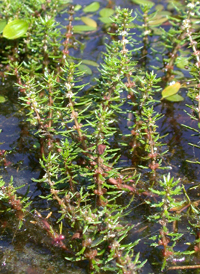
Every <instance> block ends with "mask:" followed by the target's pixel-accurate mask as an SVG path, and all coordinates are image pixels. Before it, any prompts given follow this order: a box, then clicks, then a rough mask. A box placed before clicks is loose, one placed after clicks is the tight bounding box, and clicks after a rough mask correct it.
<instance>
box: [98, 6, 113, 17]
mask: <svg viewBox="0 0 200 274" xmlns="http://www.w3.org/2000/svg"><path fill="white" fill-rule="evenodd" d="M113 13H114V10H113V9H109V8H104V9H101V10H100V12H99V14H100V16H101V17H110V16H111V15H113Z"/></svg>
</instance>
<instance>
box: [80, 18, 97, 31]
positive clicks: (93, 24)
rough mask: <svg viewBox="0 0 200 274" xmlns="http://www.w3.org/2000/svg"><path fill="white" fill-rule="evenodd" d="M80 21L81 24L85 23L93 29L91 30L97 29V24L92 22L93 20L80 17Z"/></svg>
mask: <svg viewBox="0 0 200 274" xmlns="http://www.w3.org/2000/svg"><path fill="white" fill-rule="evenodd" d="M81 20H82V21H83V23H85V24H86V25H87V26H90V27H93V28H97V22H96V21H94V20H93V19H91V18H89V17H85V16H83V17H81Z"/></svg>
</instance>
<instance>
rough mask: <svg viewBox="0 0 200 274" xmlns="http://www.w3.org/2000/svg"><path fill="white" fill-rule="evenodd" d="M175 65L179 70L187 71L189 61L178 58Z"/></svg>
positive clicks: (184, 58)
mask: <svg viewBox="0 0 200 274" xmlns="http://www.w3.org/2000/svg"><path fill="white" fill-rule="evenodd" d="M175 64H176V66H177V67H178V68H180V69H185V67H186V66H188V59H187V58H186V57H182V56H180V57H177V59H176V63H175Z"/></svg>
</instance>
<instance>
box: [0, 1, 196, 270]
mask: <svg viewBox="0 0 200 274" xmlns="http://www.w3.org/2000/svg"><path fill="white" fill-rule="evenodd" d="M163 2H164V1H163ZM22 3H23V4H22ZM130 3H132V5H134V7H135V6H136V4H139V5H137V8H138V9H137V10H134V12H133V10H132V9H128V8H120V7H117V8H115V9H114V8H113V7H112V3H111V1H108V3H107V6H106V7H105V6H104V7H103V6H101V4H100V2H92V3H91V4H89V5H85V6H81V5H73V3H69V1H62V0H49V1H43V0H29V1H26V0H23V1H16V0H4V1H1V2H0V6H1V13H0V16H1V19H0V31H1V38H0V39H1V45H0V51H1V55H0V59H1V68H0V70H1V71H0V76H1V84H2V85H5V83H9V82H11V83H12V84H13V86H14V92H13V94H12V96H13V98H15V99H16V100H17V101H18V104H19V105H20V117H21V119H23V123H24V127H23V134H24V135H23V137H22V141H21V143H20V144H19V143H18V145H20V147H26V148H27V150H28V153H30V155H31V158H30V162H31V161H32V162H34V163H35V166H37V168H39V170H40V176H38V177H37V178H33V182H34V184H35V185H37V187H38V189H39V194H38V193H37V195H36V196H35V197H31V192H30V191H29V189H27V191H26V193H25V194H23V195H22V194H20V193H21V192H20V191H19V188H18V187H17V186H15V184H14V183H13V180H14V179H13V178H12V177H11V179H10V182H5V180H3V175H4V171H5V169H6V168H7V167H8V166H9V165H10V164H11V163H10V162H9V154H12V153H15V151H16V150H17V149H19V148H18V146H16V147H15V148H14V149H13V151H12V150H8V149H5V148H4V143H3V144H1V150H0V163H1V172H2V178H1V181H0V214H1V217H0V218H1V220H0V225H1V228H0V230H1V235H2V237H3V236H6V235H8V234H11V235H12V241H15V239H17V237H19V239H21V238H22V236H21V235H23V237H24V238H26V237H27V240H26V243H28V241H29V240H28V239H29V238H30V239H33V238H34V243H35V245H38V244H39V241H41V242H42V243H43V244H44V245H45V246H46V247H48V248H49V250H51V252H54V253H56V254H57V256H58V257H59V259H60V258H62V259H63V260H66V262H68V264H70V267H71V268H72V269H73V268H74V269H75V268H76V267H79V269H80V272H79V273H81V268H82V269H84V270H85V271H86V272H85V273H123V274H133V273H142V271H146V272H148V273H154V271H155V273H159V272H160V271H165V272H166V273H167V272H168V271H169V270H177V271H179V270H180V271H183V272H182V273H186V272H187V270H189V271H190V270H191V269H198V268H200V263H198V257H199V252H200V245H199V244H200V233H199V226H200V224H199V218H200V209H199V202H200V200H199V199H198V194H197V195H196V196H195V198H194V195H193V194H192V192H196V193H198V192H199V182H198V180H196V183H195V184H194V183H193V182H192V180H191V181H190V182H187V184H186V183H185V182H184V178H185V177H188V178H189V179H190V178H192V177H190V176H191V174H190V170H191V171H192V172H191V173H195V171H193V167H194V169H195V168H196V170H197V173H198V170H199V164H200V159H199V158H198V156H200V154H199V152H198V150H199V148H200V146H199V141H198V140H199V136H200V130H199V129H200V81H199V79H200V76H199V75H200V59H199V58H200V57H199V56H200V51H199V50H198V48H199V46H200V44H199V34H198V33H199V15H200V2H198V1H192V0H190V1H175V0H174V1H170V3H168V2H167V1H166V3H164V4H163V5H161V4H155V3H154V2H153V1H147V0H140V1H137V0H132V1H130ZM59 15H62V18H66V20H65V21H63V22H62V23H60V22H59V21H60V20H59V19H60V17H59ZM80 22H81V23H80ZM99 25H101V26H102V29H103V36H104V38H103V39H102V41H103V42H104V43H103V49H104V51H103V52H102V54H101V57H100V60H101V61H100V62H96V60H95V61H94V60H90V59H85V58H81V57H80V56H84V54H85V52H86V51H87V46H86V44H87V40H88V39H89V38H88V37H90V35H97V33H98V31H99ZM105 37H106V39H105ZM77 56H78V57H77ZM97 69H98V72H97ZM93 70H95V71H96V72H95V76H96V77H95V79H94V77H93ZM180 93H181V94H180ZM15 99H13V100H15ZM0 101H1V106H3V104H4V103H5V101H6V96H4V95H3V94H2V95H1V96H0ZM179 104H181V105H182V106H183V107H184V111H185V112H186V113H187V116H185V117H187V118H185V120H183V121H181V123H176V122H174V121H172V120H173V119H174V118H170V119H171V124H170V126H168V123H167V122H166V121H167V119H168V114H167V111H170V112H176V107H177V106H178V105H179ZM163 114H165V115H163ZM166 124H167V126H166ZM161 129H162V130H161ZM183 130H185V131H187V134H188V135H187V136H189V139H188V140H187V142H188V150H189V148H190V149H191V151H192V152H191V153H187V155H185V156H184V157H185V159H179V161H180V165H183V169H184V172H183V173H182V175H183V174H184V175H185V177H184V176H183V177H184V178H183V177H182V178H181V175H177V174H178V172H177V170H176V168H174V157H176V153H177V152H176V147H177V144H178V143H179V142H180V139H181V136H180V134H181V132H182V131H183ZM169 135H173V136H174V135H175V138H176V139H174V138H170V137H169ZM24 136H26V137H24ZM177 149H178V148H177ZM27 150H26V153H27ZM16 169H20V164H19V165H16ZM189 179H188V180H189ZM38 195H39V196H38ZM35 198H37V199H36V200H34V199H35ZM138 212H139V213H138ZM183 226H184V229H183ZM12 228H13V229H12ZM36 231H37V232H38V234H41V235H43V236H42V238H46V239H47V240H46V241H45V240H43V239H42V238H41V239H40V237H39V236H38V238H37V237H35V235H34V234H35V233H36ZM19 235H20V236H19ZM131 235H132V236H131ZM26 243H25V244H26ZM144 245H145V248H146V249H147V250H148V252H146V254H145V252H143V251H142V248H144V247H143V246H144ZM147 253H148V254H147ZM2 258H4V260H5V255H4V254H3V252H2ZM79 262H81V264H80V263H79ZM147 265H151V267H149V266H148V267H147ZM2 266H3V264H2ZM4 267H5V269H6V264H5V266H4ZM184 271H185V272H184ZM31 273H32V272H31ZM51 273H57V272H51ZM60 273H61V272H60ZM66 273H68V272H66ZM69 273H70V272H69ZM73 273H74V272H73ZM177 273H180V272H177ZM190 273H191V272H190Z"/></svg>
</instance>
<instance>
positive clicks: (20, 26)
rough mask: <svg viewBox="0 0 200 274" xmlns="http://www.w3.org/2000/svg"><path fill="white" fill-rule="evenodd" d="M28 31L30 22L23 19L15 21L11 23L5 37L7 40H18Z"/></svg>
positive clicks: (4, 33)
mask: <svg viewBox="0 0 200 274" xmlns="http://www.w3.org/2000/svg"><path fill="white" fill-rule="evenodd" d="M27 29H28V22H27V21H25V20H22V19H15V20H13V21H11V22H9V23H8V24H7V25H6V26H5V28H4V30H3V37H5V38H7V39H16V38H19V37H22V36H23V35H24V34H25V33H26V32H27Z"/></svg>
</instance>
